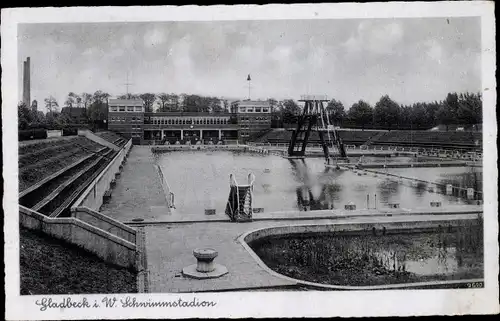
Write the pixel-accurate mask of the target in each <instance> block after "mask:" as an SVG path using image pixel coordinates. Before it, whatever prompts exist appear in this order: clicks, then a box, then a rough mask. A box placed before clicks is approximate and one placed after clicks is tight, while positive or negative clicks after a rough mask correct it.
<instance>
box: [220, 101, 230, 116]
mask: <svg viewBox="0 0 500 321" xmlns="http://www.w3.org/2000/svg"><path fill="white" fill-rule="evenodd" d="M222 104H223V106H224V112H226V113H228V112H230V111H231V106H230V105H229V101H228V100H227V99H224V100H222Z"/></svg>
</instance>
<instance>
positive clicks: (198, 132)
mask: <svg viewBox="0 0 500 321" xmlns="http://www.w3.org/2000/svg"><path fill="white" fill-rule="evenodd" d="M270 127H271V111H270V106H269V104H268V103H267V102H264V101H253V102H251V101H242V102H235V103H233V104H232V106H231V112H224V113H194V112H156V113H153V112H145V111H144V108H143V104H142V100H127V99H110V100H109V113H108V129H109V130H111V131H114V132H117V133H119V134H121V135H122V136H124V137H126V138H132V142H133V143H134V144H157V143H162V144H165V143H170V144H176V143H186V142H190V143H191V144H196V143H199V142H202V143H204V144H210V143H213V144H216V143H219V142H220V141H236V140H238V141H240V142H244V141H247V140H249V139H250V138H251V137H252V135H254V134H256V133H258V132H262V131H265V130H268V129H269V128H270Z"/></svg>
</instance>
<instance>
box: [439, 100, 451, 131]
mask: <svg viewBox="0 0 500 321" xmlns="http://www.w3.org/2000/svg"><path fill="white" fill-rule="evenodd" d="M435 117H436V121H437V123H438V124H442V125H445V126H446V130H448V126H449V125H451V124H453V123H455V115H453V112H452V111H451V110H450V108H449V107H448V106H447V105H445V104H444V103H442V104H441V107H439V109H438V110H437V111H436V114H435Z"/></svg>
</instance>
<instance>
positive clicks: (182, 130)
mask: <svg viewBox="0 0 500 321" xmlns="http://www.w3.org/2000/svg"><path fill="white" fill-rule="evenodd" d="M183 139H184V129H181V140H183Z"/></svg>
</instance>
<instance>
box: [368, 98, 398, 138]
mask: <svg viewBox="0 0 500 321" xmlns="http://www.w3.org/2000/svg"><path fill="white" fill-rule="evenodd" d="M399 114H400V107H399V105H398V104H397V103H396V102H395V101H393V100H392V99H391V98H389V96H388V95H385V96H382V97H381V98H380V100H379V101H378V102H377V103H376V104H375V108H374V109H373V121H374V123H375V124H376V125H379V126H383V127H385V128H388V129H389V130H390V129H391V128H394V127H395V126H397V124H398V123H399Z"/></svg>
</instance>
